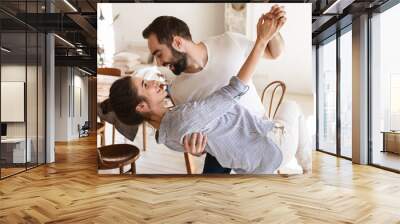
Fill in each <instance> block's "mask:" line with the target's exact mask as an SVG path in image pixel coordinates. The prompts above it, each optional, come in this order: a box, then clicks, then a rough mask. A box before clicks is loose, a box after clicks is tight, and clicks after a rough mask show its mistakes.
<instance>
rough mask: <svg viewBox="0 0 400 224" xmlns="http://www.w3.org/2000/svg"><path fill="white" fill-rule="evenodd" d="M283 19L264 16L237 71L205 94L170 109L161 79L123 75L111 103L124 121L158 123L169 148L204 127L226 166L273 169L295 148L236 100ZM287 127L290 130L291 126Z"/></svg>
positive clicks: (244, 169) (241, 170) (213, 150)
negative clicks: (235, 74)
mask: <svg viewBox="0 0 400 224" xmlns="http://www.w3.org/2000/svg"><path fill="white" fill-rule="evenodd" d="M284 22H285V21H284V18H283V19H275V18H274V17H272V16H270V15H268V14H266V15H263V16H261V18H260V19H259V21H258V23H257V40H256V42H255V45H254V47H253V50H252V51H251V53H250V55H249V56H248V58H247V60H246V61H245V63H244V65H243V66H242V67H241V69H240V71H239V74H238V75H237V76H234V77H233V78H232V79H231V81H230V83H229V84H228V85H227V86H225V87H223V88H221V89H220V90H217V91H216V92H214V93H213V94H212V95H210V96H209V97H208V98H206V99H204V100H201V101H195V102H189V103H186V104H183V105H179V106H176V107H174V108H173V109H172V110H168V109H167V108H165V107H164V99H165V97H166V96H167V93H166V92H165V91H164V90H163V88H161V87H160V85H159V83H157V82H155V81H150V82H148V81H145V80H143V79H142V78H139V77H135V78H132V77H124V78H121V79H119V80H117V81H115V82H114V83H113V85H112V86H111V89H110V97H109V103H110V105H111V107H112V109H113V110H114V111H115V113H116V114H117V116H118V118H119V119H120V120H121V121H122V122H125V123H127V124H140V123H142V122H143V121H147V122H148V123H149V124H151V125H152V126H153V127H154V128H156V129H158V135H157V136H156V138H157V142H158V143H162V144H165V145H166V146H168V147H169V148H171V149H174V150H178V151H183V142H182V141H183V137H184V136H185V135H186V134H189V133H194V132H202V133H204V134H205V135H206V136H208V140H207V146H206V151H207V152H208V153H210V154H212V155H213V156H214V157H216V158H217V160H218V162H219V163H220V164H221V165H222V166H223V167H229V168H232V169H234V171H235V172H236V173H274V172H275V171H276V170H277V169H278V168H279V166H281V165H283V164H285V163H286V158H287V157H286V156H284V155H286V153H285V152H286V151H295V150H287V148H288V146H289V147H290V145H288V144H286V143H285V141H284V142H281V141H279V140H278V139H276V135H275V134H274V131H276V130H278V129H277V128H276V122H272V121H268V120H262V119H260V118H257V117H255V116H253V115H252V114H251V113H250V112H249V111H247V110H246V109H245V108H244V107H242V106H240V105H239V104H238V103H237V100H238V99H239V98H240V97H241V96H242V95H243V94H245V93H246V91H247V90H248V86H247V85H246V84H247V83H248V82H249V81H250V79H251V77H252V74H253V72H254V70H255V67H256V65H257V63H258V61H259V59H260V57H261V55H262V54H263V53H264V52H263V51H264V49H265V48H266V46H267V44H268V42H269V40H270V39H271V38H272V37H273V36H274V35H275V34H276V33H277V32H278V31H279V29H280V27H281V26H282V25H283V23H284ZM282 123H283V124H284V121H282V122H280V124H279V125H280V126H282ZM285 131H286V133H287V134H288V136H290V135H291V134H290V130H287V129H286V130H285ZM278 145H279V146H278Z"/></svg>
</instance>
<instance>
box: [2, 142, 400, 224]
mask: <svg viewBox="0 0 400 224" xmlns="http://www.w3.org/2000/svg"><path fill="white" fill-rule="evenodd" d="M95 145H96V140H95V138H94V137H90V138H84V139H81V141H76V142H71V143H69V144H57V150H56V163H55V164H49V165H45V166H41V167H38V168H35V169H32V170H29V171H27V172H25V173H21V174H19V175H16V176H13V177H9V178H7V179H5V180H2V181H0V223H46V222H47V223H374V224H375V223H400V212H399V211H400V200H399V199H400V175H399V174H396V173H391V172H388V171H384V170H381V169H377V168H374V167H370V166H360V165H354V164H352V163H351V162H350V161H347V160H343V159H338V158H335V157H333V156H330V155H326V154H323V153H319V152H315V153H314V155H313V156H314V161H313V172H312V174H309V175H295V176H268V175H264V176H237V175H236V176H202V175H193V176H185V175H157V176H151V175H148V176H131V175H121V176H119V175H112V176H110V175H106V176H99V175H98V174H97V168H96V149H95Z"/></svg>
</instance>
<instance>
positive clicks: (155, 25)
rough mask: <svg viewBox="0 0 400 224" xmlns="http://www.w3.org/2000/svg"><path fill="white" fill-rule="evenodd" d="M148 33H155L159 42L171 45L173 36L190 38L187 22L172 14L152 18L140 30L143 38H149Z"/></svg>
mask: <svg viewBox="0 0 400 224" xmlns="http://www.w3.org/2000/svg"><path fill="white" fill-rule="evenodd" d="M150 34H155V35H156V36H157V40H158V42H160V44H166V45H168V46H171V43H172V40H173V37H174V36H180V37H182V38H185V39H187V40H192V35H191V34H190V31H189V27H188V26H187V24H186V23H185V22H183V21H182V20H180V19H178V18H176V17H173V16H159V17H157V18H156V19H154V20H153V22H151V23H150V25H149V26H147V27H146V29H144V30H143V32H142V35H143V38H145V39H147V38H149V36H150Z"/></svg>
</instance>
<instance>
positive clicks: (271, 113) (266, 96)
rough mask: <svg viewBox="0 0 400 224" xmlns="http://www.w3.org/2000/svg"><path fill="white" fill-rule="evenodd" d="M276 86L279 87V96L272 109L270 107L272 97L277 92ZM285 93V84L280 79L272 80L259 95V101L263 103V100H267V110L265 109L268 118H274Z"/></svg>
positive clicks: (272, 100)
mask: <svg viewBox="0 0 400 224" xmlns="http://www.w3.org/2000/svg"><path fill="white" fill-rule="evenodd" d="M278 88H280V90H281V91H280V93H281V94H280V97H278V102H277V103H276V106H275V109H274V110H273V109H272V108H273V107H274V102H275V101H274V99H276V98H274V97H275V96H276V95H275V94H276V93H277V90H278ZM285 93H286V85H285V83H284V82H282V81H273V82H271V83H270V84H268V85H267V86H266V87H265V88H264V90H263V92H262V95H261V102H262V103H263V104H264V100H268V101H269V104H268V105H267V106H268V111H266V115H267V116H268V118H269V119H274V117H275V115H276V112H277V111H278V109H279V106H280V105H281V103H282V101H283V98H284V96H285Z"/></svg>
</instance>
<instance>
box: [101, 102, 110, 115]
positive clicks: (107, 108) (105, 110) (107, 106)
mask: <svg viewBox="0 0 400 224" xmlns="http://www.w3.org/2000/svg"><path fill="white" fill-rule="evenodd" d="M100 108H101V113H102V114H107V113H109V112H111V111H112V108H111V104H110V99H106V100H104V101H103V102H101V103H100Z"/></svg>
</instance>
